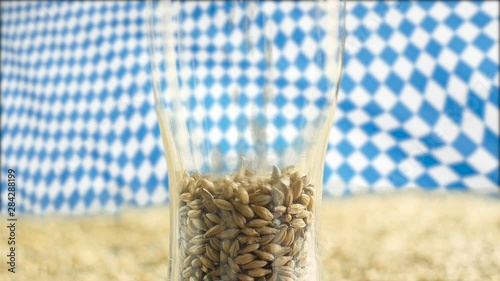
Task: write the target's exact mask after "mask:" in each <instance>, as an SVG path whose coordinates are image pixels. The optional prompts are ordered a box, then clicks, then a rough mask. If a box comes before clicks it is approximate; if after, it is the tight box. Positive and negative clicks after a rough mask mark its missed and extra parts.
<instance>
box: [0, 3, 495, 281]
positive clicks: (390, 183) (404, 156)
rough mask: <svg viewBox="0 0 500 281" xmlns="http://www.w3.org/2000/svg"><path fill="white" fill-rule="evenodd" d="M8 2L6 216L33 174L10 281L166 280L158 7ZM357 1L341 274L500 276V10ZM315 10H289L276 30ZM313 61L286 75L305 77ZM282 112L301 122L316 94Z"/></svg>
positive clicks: (195, 25) (337, 187)
mask: <svg viewBox="0 0 500 281" xmlns="http://www.w3.org/2000/svg"><path fill="white" fill-rule="evenodd" d="M0 4H1V20H0V23H1V25H0V27H1V52H0V60H1V64H0V66H1V88H0V89H1V95H0V97H1V107H0V109H1V113H0V114H1V115H0V116H1V131H0V132H1V169H0V172H1V175H0V178H1V181H2V183H1V184H0V187H1V189H0V196H1V198H2V202H3V203H4V204H2V206H1V208H0V211H1V212H0V218H1V220H2V221H3V222H4V223H7V221H6V218H5V216H6V215H7V213H6V204H5V202H6V201H5V198H7V192H6V188H4V186H6V185H5V184H4V182H5V181H6V180H5V179H6V177H7V173H8V169H14V170H15V171H16V175H17V178H16V184H17V194H16V200H15V202H16V206H17V208H16V215H20V216H19V221H18V222H17V228H16V229H17V230H16V231H17V235H18V236H17V237H18V238H17V239H18V240H16V242H17V246H16V247H17V250H16V251H17V252H16V255H17V259H18V265H17V268H18V270H19V271H18V273H16V274H11V273H9V272H8V271H7V268H6V266H7V265H6V263H5V262H4V261H2V262H1V264H3V265H2V266H0V280H23V281H24V280H40V281H42V280H52V281H53V280H64V281H66V280H75V281H79V280H82V281H88V280H99V281H101V280H117V281H136V280H165V277H166V276H167V275H166V272H167V261H168V259H169V257H168V236H169V235H168V233H169V223H168V218H169V216H168V211H169V210H168V207H166V206H165V203H167V202H168V201H169V192H168V177H167V167H166V164H165V157H164V154H163V151H164V150H163V146H162V144H161V137H160V133H159V128H158V123H157V117H156V113H155V111H154V99H153V93H152V83H151V73H150V66H149V53H148V42H147V28H146V27H147V23H148V20H149V19H148V17H147V9H146V7H147V4H146V3H145V2H143V1H96V2H93V1H92V2H91V1H78V2H76V1H75V2H74V1H71V2H70V1H0ZM346 8H347V14H346V27H347V38H346V44H345V62H344V72H343V77H342V82H341V87H340V93H339V99H338V109H337V112H336V116H335V120H334V125H333V128H332V132H331V135H330V139H329V148H328V152H327V156H326V166H325V177H324V182H325V185H324V195H325V197H324V198H325V200H330V201H331V202H333V203H331V204H330V203H327V204H323V208H322V214H323V216H322V218H321V219H322V220H323V221H324V222H323V224H322V227H323V228H322V233H323V236H322V239H321V241H320V242H319V243H321V247H320V248H321V249H322V251H323V252H321V253H320V254H321V255H322V257H323V263H324V268H325V271H324V272H325V280H326V281H330V280H342V281H360V280H366V281H402V280H408V281H417V280H425V281H444V280H446V281H464V280H467V281H498V280H500V247H499V245H498V241H499V240H500V204H499V201H498V199H499V198H500V179H499V117H500V116H499V95H500V94H499V16H500V13H499V8H500V7H499V3H498V2H497V1H347V3H346ZM184 16H185V17H186V18H185V20H186V21H187V22H188V23H189V26H190V28H192V33H190V34H189V35H188V36H192V37H193V38H195V37H196V36H205V35H206V34H203V32H202V30H206V29H207V27H206V26H203V21H202V17H200V10H199V9H193V12H192V13H191V14H186V15H184ZM310 16H311V15H310V14H306V13H305V12H304V11H302V10H300V9H292V10H284V9H276V11H275V12H274V14H273V20H275V21H277V22H279V21H281V20H283V18H285V17H286V18H287V20H290V19H293V20H294V23H300V22H301V21H306V20H307V19H308V17H310ZM295 21H296V22H295ZM290 30H292V32H291V33H279V36H278V37H277V38H275V40H276V42H278V43H280V45H283V46H285V45H286V46H291V47H290V48H293V46H294V44H298V43H300V41H301V40H302V39H303V35H304V34H303V32H302V31H301V29H300V24H297V25H295V28H294V29H290ZM281 43H282V44H281ZM285 43H286V44H285ZM296 63H297V62H296V61H295V62H292V61H282V62H281V65H280V67H284V68H286V69H289V70H290V71H291V72H293V71H297V70H296V69H295V68H296V67H297V66H296ZM299 63H300V65H301V66H304V65H306V66H307V65H308V64H309V63H310V62H309V61H308V60H307V59H301V60H300V61H299ZM207 67H208V64H207ZM223 80H224V78H223V77H222V78H221V77H212V76H211V75H210V73H209V74H208V75H207V76H206V77H205V79H204V80H203V83H206V85H208V86H211V87H212V86H213V87H214V88H217V87H219V88H220V84H222V83H224V81H223ZM240 81H241V83H252V81H248V80H245V79H243V78H242V79H241V80H240ZM281 82H282V83H284V84H287V83H288V84H290V83H289V82H290V81H281ZM308 83H311V81H301V84H300V85H292V86H296V87H299V88H300V87H302V86H304V85H308ZM206 102H209V103H212V104H213V106H212V109H213V112H214V116H211V118H212V120H211V122H210V126H212V128H211V129H213V130H220V131H221V132H224V127H226V126H228V122H233V121H231V120H230V119H228V118H226V113H227V112H225V111H224V108H225V107H224V104H226V103H227V100H226V97H224V96H223V97H222V98H215V97H214V98H208V99H207V100H206ZM281 102H282V103H287V104H288V105H289V106H291V107H290V108H292V109H297V110H295V111H296V112H300V110H298V109H300V108H299V107H300V106H301V102H300V101H295V100H281ZM290 112H292V113H293V112H294V110H290ZM290 116H292V117H294V116H293V114H292V115H290ZM296 118H299V116H297V117H296ZM295 121H296V120H295V119H294V118H289V119H283V118H277V119H276V120H273V124H272V126H274V127H275V129H277V130H280V129H281V128H285V127H286V128H290V127H293V126H294V122H295ZM221 135H222V139H223V140H224V141H228V140H227V138H226V135H224V134H223V133H222V134H221ZM229 141H230V140H229ZM399 191H403V192H399ZM407 191H409V192H407ZM422 191H432V192H422ZM433 191H437V192H433ZM456 191H460V192H456ZM478 194H479V195H481V196H476V195H478ZM382 195H383V196H382ZM327 202H328V201H327ZM127 207H128V208H127ZM135 207H141V208H135ZM143 207H144V208H143ZM145 207H151V208H145ZM118 210H120V212H116V211H118ZM109 214H111V215H109ZM66 215H77V216H66ZM87 215H90V216H87ZM325 222H326V223H325ZM2 228H4V227H2ZM4 230H5V231H4ZM4 230H2V231H0V241H2V242H1V243H6V241H7V238H8V237H9V235H10V233H9V232H8V231H7V229H4ZM3 245H4V244H2V248H1V249H2V250H1V251H2V253H1V254H2V255H4V249H6V247H5V248H4V247H3ZM5 245H6V244H5ZM5 251H7V250H5ZM5 254H6V253H5Z"/></svg>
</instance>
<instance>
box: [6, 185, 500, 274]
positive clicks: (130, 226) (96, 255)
mask: <svg viewBox="0 0 500 281" xmlns="http://www.w3.org/2000/svg"><path fill="white" fill-rule="evenodd" d="M322 215H323V220H322V230H323V239H322V241H321V243H320V244H321V245H320V246H321V248H322V249H323V253H322V254H323V257H324V269H325V270H324V272H325V280H326V281H330V280H338V281H376V280H379V281H420V280H421V281H455V280H456V281H458V280H462V281H475V280H477V281H479V280H481V281H498V280H500V243H499V242H498V241H500V202H499V201H498V199H485V198H480V197H476V196H471V195H436V194H433V195H432V196H429V195H423V194H408V193H405V194H398V195H386V196H358V197H354V198H348V199H341V200H336V201H331V202H323V209H322ZM0 219H1V221H4V222H6V221H5V218H3V217H2V218H0ZM2 228H3V229H4V230H2V231H0V243H2V247H1V250H2V252H5V251H6V247H7V242H6V241H7V234H8V233H7V229H6V228H4V227H2ZM168 233H169V230H168V208H167V207H164V206H162V207H155V208H148V209H142V210H138V209H129V210H126V211H124V212H122V213H121V214H120V215H119V216H117V217H111V216H99V217H85V218H71V219H69V218H60V217H45V218H34V217H22V218H20V219H19V221H18V228H17V243H18V252H17V255H18V256H17V261H18V264H17V273H16V274H15V275H12V274H10V273H8V272H7V270H6V263H5V262H3V261H2V262H1V263H0V264H1V266H0V280H23V281H24V280H37V281H44V280H51V281H54V280H55V281H58V280H61V281H67V280H71V281H79V280H99V281H101V280H120V281H127V280H133V281H136V280H166V271H167V261H168V250H167V248H168ZM5 254H6V253H5ZM5 254H4V253H1V256H2V257H3V258H2V259H3V260H5V261H6V257H5Z"/></svg>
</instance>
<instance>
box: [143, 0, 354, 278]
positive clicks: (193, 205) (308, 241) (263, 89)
mask: <svg viewBox="0 0 500 281" xmlns="http://www.w3.org/2000/svg"><path fill="white" fill-rule="evenodd" d="M344 5H345V3H344V2H343V1H339V0H331V1H328V0H326V1H150V2H149V5H148V11H149V13H150V14H149V19H150V22H149V27H150V30H149V47H150V57H151V66H152V75H153V84H154V95H155V100H156V111H157V115H158V120H159V124H160V129H161V134H162V140H163V144H164V148H165V154H166V159H167V165H168V175H169V189H170V208H171V233H170V241H171V243H170V257H171V260H170V265H169V269H170V272H169V275H170V276H169V279H168V280H172V281H177V280H190V281H192V280H321V262H320V258H319V249H318V239H319V224H318V223H317V221H318V220H316V217H319V213H318V212H319V211H320V208H319V207H320V203H321V193H322V183H323V168H324V158H325V153H326V148H327V143H328V137H329V133H330V128H331V125H332V120H333V116H334V112H335V107H336V98H337V93H338V86H339V80H340V76H341V70H342V54H343V46H344Z"/></svg>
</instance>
